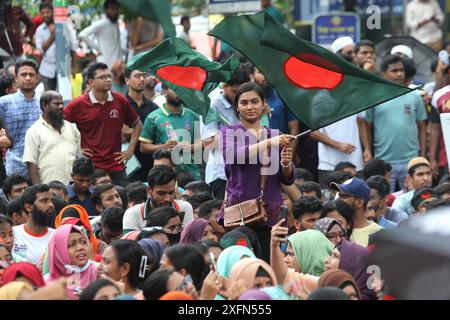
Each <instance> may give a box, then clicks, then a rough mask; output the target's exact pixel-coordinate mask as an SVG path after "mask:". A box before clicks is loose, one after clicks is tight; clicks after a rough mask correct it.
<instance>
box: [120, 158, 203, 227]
mask: <svg viewBox="0 0 450 320" xmlns="http://www.w3.org/2000/svg"><path fill="white" fill-rule="evenodd" d="M176 176H177V174H176V173H175V172H174V171H173V170H172V169H171V168H170V167H168V166H155V167H153V169H152V170H150V172H149V173H148V179H147V182H148V188H147V195H148V200H147V201H146V202H145V203H141V204H138V205H135V206H133V207H131V208H129V209H127V211H125V214H124V216H123V233H124V234H126V233H128V232H130V231H133V230H142V228H143V227H144V226H145V223H146V220H148V217H149V216H150V215H151V211H152V210H153V209H156V208H160V207H173V208H174V209H175V210H176V211H177V212H178V213H179V214H180V216H183V215H184V218H182V220H183V225H184V226H185V225H186V224H187V223H188V222H189V221H191V220H192V219H193V218H194V214H193V210H192V206H191V205H190V204H189V202H186V201H182V200H175V199H174V198H175V188H176Z"/></svg>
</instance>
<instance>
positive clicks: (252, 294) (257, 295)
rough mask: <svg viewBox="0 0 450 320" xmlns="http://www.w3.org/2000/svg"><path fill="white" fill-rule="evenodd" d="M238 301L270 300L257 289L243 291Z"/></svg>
mask: <svg viewBox="0 0 450 320" xmlns="http://www.w3.org/2000/svg"><path fill="white" fill-rule="evenodd" d="M238 300H272V298H271V297H270V296H269V295H268V294H267V293H265V292H264V291H261V290H259V289H250V290H247V291H245V292H244V293H243V294H241V296H240V297H239V299H238Z"/></svg>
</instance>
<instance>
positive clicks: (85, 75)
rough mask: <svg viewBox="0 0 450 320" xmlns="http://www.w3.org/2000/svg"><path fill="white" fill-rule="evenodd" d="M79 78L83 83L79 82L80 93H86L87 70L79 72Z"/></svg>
mask: <svg viewBox="0 0 450 320" xmlns="http://www.w3.org/2000/svg"><path fill="white" fill-rule="evenodd" d="M81 76H82V77H83V81H82V82H81V92H84V91H86V86H87V84H88V80H89V79H88V68H84V69H83V71H81Z"/></svg>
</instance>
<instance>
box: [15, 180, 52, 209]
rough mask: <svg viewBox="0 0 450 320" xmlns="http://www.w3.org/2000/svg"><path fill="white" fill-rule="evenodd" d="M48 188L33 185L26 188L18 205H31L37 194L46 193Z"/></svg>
mask: <svg viewBox="0 0 450 320" xmlns="http://www.w3.org/2000/svg"><path fill="white" fill-rule="evenodd" d="M48 191H50V188H49V187H48V185H47V184H35V185H33V186H31V187H28V188H27V189H26V190H25V192H24V193H23V194H22V196H21V197H20V203H21V205H22V207H25V204H31V205H33V204H34V202H35V201H36V197H37V194H38V193H42V192H48Z"/></svg>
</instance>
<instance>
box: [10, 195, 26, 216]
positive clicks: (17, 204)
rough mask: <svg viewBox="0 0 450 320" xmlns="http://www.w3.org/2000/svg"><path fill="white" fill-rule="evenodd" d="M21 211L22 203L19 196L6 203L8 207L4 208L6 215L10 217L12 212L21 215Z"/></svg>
mask: <svg viewBox="0 0 450 320" xmlns="http://www.w3.org/2000/svg"><path fill="white" fill-rule="evenodd" d="M22 212H23V207H22V203H21V201H20V198H17V199H14V200H12V201H10V202H9V203H8V208H7V209H6V215H7V216H8V217H10V218H12V216H13V214H14V213H17V214H19V215H21V214H22Z"/></svg>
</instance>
